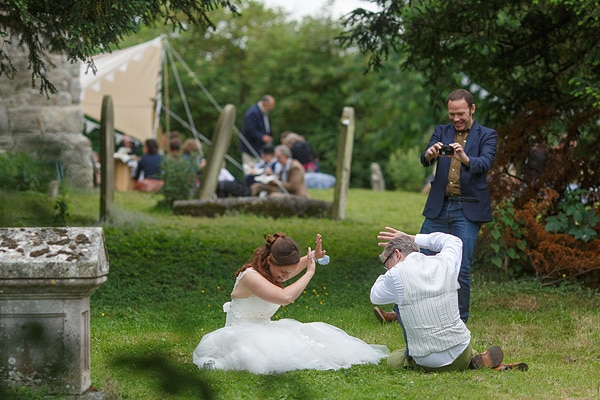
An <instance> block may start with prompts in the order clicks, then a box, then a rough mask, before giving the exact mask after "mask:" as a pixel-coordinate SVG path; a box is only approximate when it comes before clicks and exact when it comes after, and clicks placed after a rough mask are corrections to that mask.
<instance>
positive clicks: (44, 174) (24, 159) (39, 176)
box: [0, 152, 56, 193]
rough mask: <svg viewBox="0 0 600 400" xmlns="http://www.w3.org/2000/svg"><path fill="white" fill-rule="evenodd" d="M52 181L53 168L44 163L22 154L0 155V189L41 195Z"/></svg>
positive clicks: (53, 175)
mask: <svg viewBox="0 0 600 400" xmlns="http://www.w3.org/2000/svg"><path fill="white" fill-rule="evenodd" d="M54 179H56V175H55V171H54V168H52V166H51V165H50V163H48V162H46V161H41V160H37V159H35V158H33V157H32V156H31V155H30V154H28V153H23V152H18V153H12V152H7V153H4V154H0V189H4V190H6V191H26V190H33V191H36V192H42V193H43V192H45V191H46V190H47V189H48V184H49V183H50V181H52V180H54Z"/></svg>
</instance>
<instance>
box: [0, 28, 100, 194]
mask: <svg viewBox="0 0 600 400" xmlns="http://www.w3.org/2000/svg"><path fill="white" fill-rule="evenodd" d="M14 43H16V40H14ZM4 45H5V46H7V44H6V42H5V43H4ZM8 52H9V53H10V54H11V61H12V63H13V65H14V66H15V67H16V68H17V70H18V71H19V73H18V74H16V75H15V76H14V78H13V79H9V78H8V77H7V76H6V75H5V74H2V75H1V76H0V153H2V152H6V151H13V152H17V151H26V152H29V153H31V154H33V155H34V156H35V157H36V158H38V159H40V160H44V161H47V162H48V167H49V168H54V167H55V166H56V165H60V166H62V169H63V171H64V179H65V181H66V182H67V183H68V184H69V186H71V187H74V188H91V187H92V184H93V181H92V174H93V168H92V147H91V143H90V141H89V139H88V138H86V137H85V136H84V135H83V133H82V132H83V121H84V117H83V111H82V109H81V107H80V106H79V94H80V90H81V89H80V84H79V63H70V62H68V61H67V60H66V57H65V56H63V55H50V56H49V57H48V58H49V60H50V62H51V63H52V64H54V65H53V66H52V65H50V64H49V63H47V68H48V73H47V77H48V79H49V80H50V82H52V84H54V86H55V87H56V90H57V91H56V93H54V94H49V96H46V95H45V94H43V93H40V89H39V83H40V81H39V80H36V82H35V83H34V85H33V86H32V81H31V70H29V69H28V68H27V67H28V62H29V61H28V59H27V53H26V51H24V50H22V49H16V48H15V47H14V46H13V48H12V49H10V46H9V50H8Z"/></svg>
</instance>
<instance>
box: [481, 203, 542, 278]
mask: <svg viewBox="0 0 600 400" xmlns="http://www.w3.org/2000/svg"><path fill="white" fill-rule="evenodd" d="M523 227H524V221H523V219H522V218H518V217H517V216H516V215H515V210H514V208H513V207H512V203H511V202H510V201H504V202H502V203H500V204H498V205H497V206H496V207H495V209H494V217H493V219H492V221H491V222H489V223H487V224H485V225H484V226H483V228H482V230H481V235H480V237H479V242H478V246H477V249H476V254H475V257H474V262H473V264H474V268H479V269H482V270H483V269H485V268H490V267H491V268H493V269H495V270H497V271H501V272H502V273H503V275H504V276H505V277H506V278H507V279H514V278H518V277H520V276H522V275H523V274H524V273H525V272H526V270H527V269H528V268H530V266H531V263H530V261H529V258H528V257H527V253H526V249H527V240H526V238H525V232H524V229H523Z"/></svg>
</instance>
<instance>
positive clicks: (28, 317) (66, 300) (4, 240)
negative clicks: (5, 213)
mask: <svg viewBox="0 0 600 400" xmlns="http://www.w3.org/2000/svg"><path fill="white" fill-rule="evenodd" d="M108 269H109V267H108V258H107V253H106V248H105V244H104V234H103V231H102V228H0V385H2V386H5V387H9V388H10V387H13V388H14V387H21V386H27V387H30V388H32V389H36V390H37V389H43V390H44V392H45V393H48V394H63V395H80V394H83V393H84V392H86V391H87V390H88V389H89V388H90V385H91V379H90V295H91V293H92V292H93V291H94V290H95V289H97V288H98V287H99V286H100V285H101V284H102V283H103V282H105V281H106V279H107V275H108Z"/></svg>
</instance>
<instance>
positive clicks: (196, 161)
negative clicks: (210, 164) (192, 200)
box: [181, 138, 206, 187]
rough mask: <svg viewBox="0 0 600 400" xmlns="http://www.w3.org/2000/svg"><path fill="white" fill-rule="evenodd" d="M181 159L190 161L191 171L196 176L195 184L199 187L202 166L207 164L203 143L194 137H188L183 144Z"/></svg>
mask: <svg viewBox="0 0 600 400" xmlns="http://www.w3.org/2000/svg"><path fill="white" fill-rule="evenodd" d="M181 159H182V160H185V161H186V162H187V163H189V168H190V171H191V172H193V173H194V175H195V176H196V179H195V183H194V186H195V187H199V186H200V175H201V174H202V168H204V166H205V165H206V158H204V153H203V152H202V144H201V143H200V142H199V141H197V140H195V139H192V138H190V139H186V140H185V141H184V142H183V144H182V145H181Z"/></svg>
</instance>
